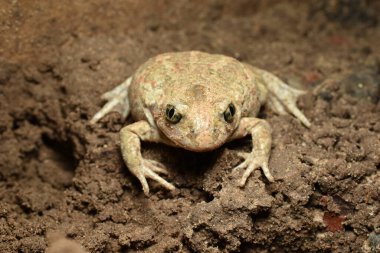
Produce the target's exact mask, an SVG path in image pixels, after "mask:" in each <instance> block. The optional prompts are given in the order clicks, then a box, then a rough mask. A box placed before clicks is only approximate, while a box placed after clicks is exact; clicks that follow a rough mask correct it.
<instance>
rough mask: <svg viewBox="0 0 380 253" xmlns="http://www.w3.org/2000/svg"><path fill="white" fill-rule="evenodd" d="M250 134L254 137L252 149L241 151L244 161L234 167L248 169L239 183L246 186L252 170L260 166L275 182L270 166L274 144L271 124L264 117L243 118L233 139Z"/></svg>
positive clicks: (268, 177)
mask: <svg viewBox="0 0 380 253" xmlns="http://www.w3.org/2000/svg"><path fill="white" fill-rule="evenodd" d="M248 134H250V135H251V137H252V151H251V152H250V153H245V152H244V153H243V152H240V153H239V156H241V157H243V158H244V162H242V163H241V164H240V165H238V166H236V167H235V168H234V170H239V169H246V170H245V172H244V174H243V177H242V178H241V180H240V183H239V185H240V186H244V185H245V183H246V181H247V179H248V177H249V176H250V175H251V174H252V172H253V171H254V170H255V169H257V168H260V167H261V169H262V170H263V172H264V175H265V177H266V178H267V179H268V180H269V181H270V182H273V181H274V179H273V176H272V174H271V173H270V171H269V167H268V161H269V156H270V150H271V144H272V136H271V127H270V125H269V124H268V122H266V121H265V120H262V119H258V118H242V119H241V121H240V124H239V127H238V129H236V131H235V133H234V135H233V136H232V137H231V139H232V140H234V139H239V138H242V137H244V136H246V135H248Z"/></svg>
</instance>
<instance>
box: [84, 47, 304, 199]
mask: <svg viewBox="0 0 380 253" xmlns="http://www.w3.org/2000/svg"><path fill="white" fill-rule="evenodd" d="M301 94H303V92H302V91H299V90H296V89H293V88H290V87H289V86H287V85H286V84H285V83H284V82H282V81H281V80H280V79H278V78H277V77H276V76H274V75H272V74H270V73H268V72H266V71H264V70H261V69H257V68H254V67H252V66H250V65H247V64H244V63H241V62H239V61H237V60H236V59H234V58H231V57H227V56H223V55H216V54H208V53H203V52H197V51H191V52H180V53H165V54H161V55H158V56H156V57H154V58H151V59H149V60H148V61H147V62H145V63H144V64H143V65H142V66H140V67H139V68H138V70H137V71H136V72H135V74H134V75H133V76H131V77H130V78H128V79H127V80H126V81H125V82H124V83H122V84H121V85H119V86H118V87H116V88H115V89H113V90H111V91H109V92H107V93H105V94H104V95H103V98H104V99H106V100H108V103H107V104H106V105H105V106H104V107H103V108H102V109H101V110H100V111H99V112H98V113H97V114H96V115H95V116H94V117H93V119H92V120H91V122H92V123H95V122H96V121H98V120H99V119H100V118H102V117H103V116H104V115H105V114H107V113H108V112H110V111H118V112H120V113H121V114H122V116H123V117H124V118H125V117H127V116H128V114H129V113H131V115H132V117H133V119H134V120H135V121H136V122H135V123H133V124H130V125H127V126H126V127H124V128H123V129H122V130H121V131H120V138H121V150H122V155H123V158H124V161H125V163H126V165H127V166H128V168H129V170H130V171H131V172H132V173H133V174H134V175H135V176H136V177H137V178H138V179H139V181H140V182H141V184H142V186H143V191H144V193H145V194H148V193H149V185H148V183H147V180H146V179H147V178H150V179H153V180H156V181H157V182H159V183H160V184H162V185H163V186H164V187H166V188H167V189H169V190H173V189H175V187H174V186H173V185H172V184H171V183H169V182H167V181H166V180H165V179H163V178H162V177H161V176H159V175H158V173H163V174H166V173H167V171H166V169H165V168H164V166H163V165H161V164H160V163H158V162H156V161H153V160H147V159H144V158H143V157H142V155H141V150H140V148H141V144H140V142H141V141H149V142H159V143H165V144H167V145H171V146H174V147H181V148H184V149H187V150H191V151H195V152H204V151H210V150H214V149H216V148H218V147H220V146H221V145H223V144H224V143H226V142H229V141H232V140H234V139H238V138H242V137H244V136H246V135H251V136H252V146H253V149H252V152H250V153H239V155H240V156H241V157H243V158H244V162H242V163H241V164H240V165H238V166H237V167H236V168H235V169H246V170H245V172H244V174H243V177H242V179H241V181H240V182H239V184H240V185H241V186H244V185H245V182H246V180H247V178H248V177H249V175H250V174H251V173H252V172H253V170H255V169H256V168H262V170H263V172H264V174H265V176H266V178H267V179H268V180H269V181H271V182H273V181H274V179H273V176H272V175H271V173H270V171H269V168H268V160H269V155H270V149H271V128H270V126H269V124H268V123H267V122H266V121H265V120H263V119H259V118H256V116H257V114H258V112H259V109H260V107H261V105H263V104H264V103H267V104H268V105H269V107H271V108H272V109H273V110H274V111H276V112H277V113H279V114H285V113H288V112H290V113H292V114H293V115H295V116H296V117H297V118H299V119H300V120H301V122H302V123H303V124H304V125H305V126H310V123H309V121H308V120H307V119H306V117H305V116H304V115H303V114H302V112H301V111H300V110H299V109H298V108H297V106H296V100H297V97H298V96H299V95H301Z"/></svg>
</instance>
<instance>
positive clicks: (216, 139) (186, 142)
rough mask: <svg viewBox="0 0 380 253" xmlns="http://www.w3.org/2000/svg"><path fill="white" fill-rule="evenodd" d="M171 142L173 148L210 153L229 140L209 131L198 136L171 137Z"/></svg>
mask: <svg viewBox="0 0 380 253" xmlns="http://www.w3.org/2000/svg"><path fill="white" fill-rule="evenodd" d="M168 138H169V137H168ZM170 141H171V142H172V143H173V146H175V147H180V148H183V149H186V150H189V151H192V152H208V151H212V150H215V149H217V148H219V147H220V146H222V145H223V144H224V143H225V142H226V141H227V138H223V137H221V136H215V135H213V134H212V133H210V132H208V131H207V132H202V133H200V134H198V135H195V134H192V133H189V134H187V135H185V136H183V135H182V136H180V135H178V136H176V137H173V136H171V137H170Z"/></svg>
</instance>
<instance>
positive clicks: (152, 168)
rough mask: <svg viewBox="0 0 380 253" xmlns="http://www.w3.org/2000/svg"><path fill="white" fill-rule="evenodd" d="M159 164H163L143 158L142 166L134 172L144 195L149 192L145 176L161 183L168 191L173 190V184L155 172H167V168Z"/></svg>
mask: <svg viewBox="0 0 380 253" xmlns="http://www.w3.org/2000/svg"><path fill="white" fill-rule="evenodd" d="M160 166H163V165H162V164H161V163H159V162H156V161H153V160H147V159H144V160H143V163H142V167H141V168H140V169H139V170H138V171H137V172H135V173H134V174H135V175H136V177H137V178H138V179H139V181H140V183H141V185H142V188H143V191H144V194H145V195H148V194H149V184H148V182H147V180H146V179H147V178H149V179H152V180H154V181H156V182H157V183H159V184H161V185H162V186H163V187H165V188H166V189H168V190H170V191H172V190H175V186H174V185H173V184H171V183H169V182H168V181H166V180H165V179H163V178H162V177H161V176H159V175H158V174H157V173H162V174H168V172H167V170H166V169H165V168H164V167H160Z"/></svg>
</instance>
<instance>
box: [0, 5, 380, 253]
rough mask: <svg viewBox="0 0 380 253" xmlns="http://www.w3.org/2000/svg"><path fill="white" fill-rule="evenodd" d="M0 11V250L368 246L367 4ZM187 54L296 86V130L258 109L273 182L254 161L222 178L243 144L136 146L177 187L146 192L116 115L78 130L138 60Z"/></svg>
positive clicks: (376, 48) (370, 115)
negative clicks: (265, 124)
mask: <svg viewBox="0 0 380 253" xmlns="http://www.w3.org/2000/svg"><path fill="white" fill-rule="evenodd" d="M0 13H1V14H0V108H1V110H0V141H1V145H0V168H1V169H0V200H1V201H0V252H44V251H45V249H46V248H47V247H48V246H49V245H51V246H50V249H49V250H50V251H49V252H65V251H64V250H62V248H63V249H66V250H67V249H71V252H83V250H81V249H80V248H79V246H78V243H79V244H80V245H82V246H83V247H84V248H85V249H86V250H87V251H89V252H141V251H143V252H296V251H297V252H380V249H379V247H380V246H379V245H380V207H379V206H380V205H379V202H380V197H379V196H380V102H379V97H380V75H379V69H380V68H379V66H380V65H379V57H380V43H379V41H380V28H379V26H378V25H377V22H378V18H379V17H378V16H379V13H380V6H379V3H378V2H376V1H354V0H348V1H347V0H346V1H344V0H341V1H340V0H338V1H308V4H307V5H305V4H301V1H289V2H284V1H281V2H278V1H274V0H271V1H248V0H239V1H216V0H209V1H164V0H162V1H161V0H160V1H107V0H102V1H68V0H64V1H7V0H0ZM191 49H196V50H202V51H206V52H212V53H222V54H225V55H230V56H233V57H236V58H238V59H240V60H242V61H245V62H248V63H250V64H253V65H255V66H258V67H261V68H264V69H267V70H269V71H272V72H273V73H276V74H278V75H279V76H280V77H281V78H282V79H284V80H286V81H287V82H288V83H289V84H290V85H293V86H296V87H300V88H304V89H308V90H309V91H310V92H309V93H308V94H307V95H305V96H303V97H302V98H301V99H300V101H299V106H300V108H301V109H302V111H304V112H305V114H306V115H307V117H308V118H309V119H310V120H311V121H312V127H311V128H310V129H306V128H305V127H303V126H302V125H300V123H299V122H298V121H297V120H295V119H294V118H293V117H290V116H278V115H275V114H273V113H272V112H271V111H269V110H267V109H265V108H264V109H263V110H262V113H261V114H262V116H263V117H265V118H267V120H268V121H269V122H270V123H271V124H272V126H273V149H272V155H271V160H270V168H271V170H272V172H273V175H274V176H275V178H276V182H275V183H269V182H267V181H266V180H265V178H264V177H263V176H262V172H261V171H256V172H255V173H254V175H252V176H251V177H250V178H249V180H248V183H247V185H246V186H245V187H244V188H239V187H237V186H236V185H237V180H238V179H239V178H240V176H241V175H239V173H237V174H234V173H232V172H231V169H232V168H233V167H234V166H235V165H236V164H238V163H239V162H240V160H239V158H238V157H237V155H236V151H237V150H242V149H245V150H249V149H250V145H249V141H247V140H242V141H238V142H234V143H231V144H228V145H225V146H224V147H222V148H221V149H220V150H217V151H215V152H212V153H207V154H193V153H190V152H186V151H183V150H179V149H174V148H168V147H164V146H163V145H151V144H144V148H143V155H144V156H145V157H149V158H152V159H156V160H158V161H161V162H163V163H164V164H165V165H166V166H167V167H168V168H169V169H170V172H171V174H170V176H169V179H170V180H171V181H172V182H173V183H174V184H175V185H176V186H177V188H178V190H177V191H175V192H167V191H166V190H164V189H162V187H160V186H159V185H157V184H155V183H153V182H152V183H151V187H152V189H151V191H152V193H151V196H150V197H149V198H147V197H145V196H144V195H143V193H142V191H141V186H140V185H139V183H138V181H137V180H136V179H135V178H134V177H133V176H132V175H131V174H130V173H129V172H128V170H127V168H126V167H125V165H124V164H123V162H122V160H121V156H120V151H119V144H118V131H119V130H120V128H121V127H122V126H123V125H124V124H125V123H124V122H122V121H121V119H120V116H119V115H118V114H116V113H113V114H111V115H109V116H107V117H106V118H105V119H103V120H102V121H101V123H99V124H97V125H95V126H92V125H90V124H89V122H88V120H89V118H90V117H91V116H92V115H93V114H94V113H95V112H96V111H97V110H99V108H100V106H101V105H102V101H100V99H99V96H100V94H102V93H103V92H105V91H107V90H109V89H111V88H112V87H114V86H115V85H117V84H119V83H120V82H122V81H123V80H124V79H125V78H126V77H128V76H129V75H131V74H132V73H133V71H134V70H135V69H136V68H137V67H138V66H139V65H140V64H141V63H143V62H144V61H145V60H146V59H148V58H149V57H151V56H154V55H156V54H158V53H162V52H168V51H183V50H191ZM56 234H60V236H56ZM64 237H66V238H68V239H72V240H74V241H75V242H74V241H71V240H67V239H64ZM54 238H56V239H54ZM68 251H70V250H68ZM66 252H67V251H66Z"/></svg>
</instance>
